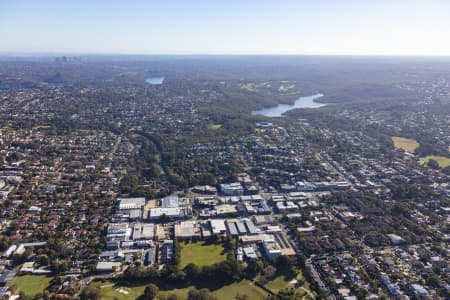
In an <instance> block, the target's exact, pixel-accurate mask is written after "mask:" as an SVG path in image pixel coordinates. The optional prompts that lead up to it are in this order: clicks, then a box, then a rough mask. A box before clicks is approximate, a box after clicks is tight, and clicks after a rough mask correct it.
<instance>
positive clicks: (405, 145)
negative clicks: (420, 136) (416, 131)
mask: <svg viewBox="0 0 450 300" xmlns="http://www.w3.org/2000/svg"><path fill="white" fill-rule="evenodd" d="M392 142H393V143H394V147H395V149H403V150H405V151H408V152H411V153H413V152H414V150H416V149H417V147H419V143H418V142H417V141H416V140H413V139H407V138H403V137H399V136H393V137H392Z"/></svg>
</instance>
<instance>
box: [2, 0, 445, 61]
mask: <svg viewBox="0 0 450 300" xmlns="http://www.w3.org/2000/svg"><path fill="white" fill-rule="evenodd" d="M448 16H450V1H448V0H428V1H426V0H397V1H392V0H378V1H364V0H360V1H357V0H342V1H333V0H316V1H301V0H298V1H297V0H277V1H275V0H273V1H271V0H241V1H237V0H227V1H211V0H210V1H207V0H189V1H182V0H172V1H170V0H169V1H151V0H150V1H137V0H130V1H118V0H110V1H107V0H98V1H88V0H78V1H51V0H39V1H31V0H14V1H13V0H11V1H9V0H0V41H1V42H0V53H11V54H12V53H16V54H24V53H67V54H269V55H270V54H290V55H297V54H306V55H432V56H449V55H450V39H449V37H450V18H448Z"/></svg>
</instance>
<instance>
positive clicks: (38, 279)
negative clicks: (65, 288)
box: [13, 275, 52, 297]
mask: <svg viewBox="0 0 450 300" xmlns="http://www.w3.org/2000/svg"><path fill="white" fill-rule="evenodd" d="M51 280H52V277H47V276H45V275H23V276H17V277H16V278H15V279H14V281H13V286H14V287H16V288H17V289H18V290H19V291H21V292H24V293H25V295H26V296H29V297H34V296H35V295H37V294H39V293H43V292H44V289H45V288H46V287H48V285H49V283H50V281H51Z"/></svg>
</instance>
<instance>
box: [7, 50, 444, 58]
mask: <svg viewBox="0 0 450 300" xmlns="http://www.w3.org/2000/svg"><path fill="white" fill-rule="evenodd" d="M61 55H62V56H66V55H67V56H69V55H70V56H334V57H434V58H439V57H442V58H447V57H449V58H450V54H419V53H412V54H402V53H248V52H242V53H230V52H229V53H226V52H224V53H201V52H192V53H177V52H166V53H158V52H154V53H139V52H128V53H124V52H77V51H74V52H70V51H2V50H0V56H12V57H14V56H15V57H26V56H28V57H30V56H34V57H46V56H61Z"/></svg>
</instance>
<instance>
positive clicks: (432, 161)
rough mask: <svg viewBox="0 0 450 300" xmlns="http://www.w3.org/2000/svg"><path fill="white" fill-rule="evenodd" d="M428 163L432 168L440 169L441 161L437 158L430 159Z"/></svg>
mask: <svg viewBox="0 0 450 300" xmlns="http://www.w3.org/2000/svg"><path fill="white" fill-rule="evenodd" d="M427 165H428V166H429V167H430V168H433V169H439V163H438V162H437V161H436V160H434V159H430V160H428V162H427Z"/></svg>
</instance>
